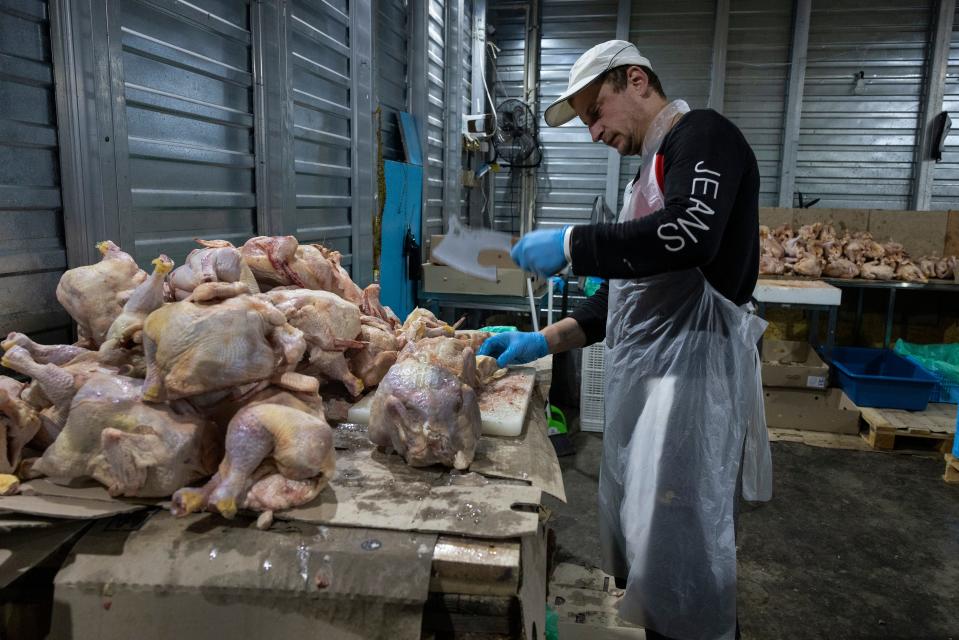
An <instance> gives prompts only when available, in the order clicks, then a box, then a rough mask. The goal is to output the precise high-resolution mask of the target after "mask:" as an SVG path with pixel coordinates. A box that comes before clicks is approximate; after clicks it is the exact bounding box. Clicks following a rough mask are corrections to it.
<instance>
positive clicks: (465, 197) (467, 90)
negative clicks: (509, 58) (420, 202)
mask: <svg viewBox="0 0 959 640" xmlns="http://www.w3.org/2000/svg"><path fill="white" fill-rule="evenodd" d="M461 38H462V40H461V43H460V58H461V59H462V61H463V75H462V78H463V82H462V84H463V91H462V104H463V106H462V108H461V111H460V113H462V114H464V115H465V114H468V113H470V97H471V96H472V95H473V94H472V92H473V2H472V0H465V1H464V2H463V33H462V35H461ZM457 127H459V128H462V125H461V124H459V123H457ZM461 165H462V168H463V169H467V168H469V166H470V163H469V152H468V151H466V150H465V149H464V151H463V154H462V160H461ZM469 198H470V192H469V189H467V188H466V187H461V188H460V208H459V213H460V217H461V218H462V219H463V220H468V219H469V215H468V210H469Z"/></svg>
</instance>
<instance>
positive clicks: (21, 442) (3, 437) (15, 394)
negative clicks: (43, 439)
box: [0, 376, 41, 473]
mask: <svg viewBox="0 0 959 640" xmlns="http://www.w3.org/2000/svg"><path fill="white" fill-rule="evenodd" d="M25 386H26V385H25V384H24V383H22V382H18V381H17V380H14V379H13V378H8V377H7V376H0V473H13V472H14V471H16V469H17V467H18V466H19V465H20V459H21V456H22V454H23V448H24V447H25V446H27V444H29V443H30V441H31V440H33V438H34V436H36V435H37V432H38V431H40V424H41V423H40V415H39V413H38V412H37V409H36V408H35V407H33V406H31V405H30V404H29V403H27V402H25V401H24V400H22V399H21V398H20V392H21V391H23V388H24V387H25Z"/></svg>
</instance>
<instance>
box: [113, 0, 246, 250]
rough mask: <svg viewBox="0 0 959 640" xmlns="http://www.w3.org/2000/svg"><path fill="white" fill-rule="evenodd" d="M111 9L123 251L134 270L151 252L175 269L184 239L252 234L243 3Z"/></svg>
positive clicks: (163, 2)
mask: <svg viewBox="0 0 959 640" xmlns="http://www.w3.org/2000/svg"><path fill="white" fill-rule="evenodd" d="M116 6H119V7H121V14H120V16H119V19H120V21H121V25H122V26H121V31H122V82H123V95H124V97H125V99H126V114H125V115H126V120H125V123H121V124H122V125H125V129H126V134H127V147H128V150H129V186H130V199H131V201H130V206H131V210H132V221H131V222H132V237H133V238H134V246H133V247H132V252H131V253H133V254H134V257H135V258H136V259H137V261H138V262H139V263H140V264H141V265H145V264H148V263H149V261H150V260H151V259H152V258H155V257H156V256H157V255H158V254H159V253H161V252H162V253H167V254H168V255H170V257H172V258H173V259H174V260H176V261H177V262H178V263H179V262H181V261H182V260H183V258H184V257H185V256H186V254H187V253H189V251H191V250H192V249H194V248H196V244H195V243H194V242H193V238H194V237H201V238H222V239H225V240H230V241H233V242H241V243H242V242H243V241H245V240H246V238H248V237H250V236H251V235H255V231H256V226H255V206H256V196H255V193H254V191H255V190H254V154H253V151H254V149H253V69H252V57H251V55H250V47H251V35H250V12H249V7H248V6H247V4H246V3H245V2H233V1H232V0H195V2H194V3H191V4H187V3H184V2H170V1H168V0H157V1H146V0H130V1H126V2H121V3H117V5H116ZM120 131H122V129H120V130H118V133H120ZM118 143H120V144H122V141H121V140H118ZM121 166H122V165H121ZM122 224H123V223H122V220H121V228H122ZM121 235H125V234H122V233H121ZM125 248H126V249H127V250H128V251H130V249H131V248H130V247H125Z"/></svg>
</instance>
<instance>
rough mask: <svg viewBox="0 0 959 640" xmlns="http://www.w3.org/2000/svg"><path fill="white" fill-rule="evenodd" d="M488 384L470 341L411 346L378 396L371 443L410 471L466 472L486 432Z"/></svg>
mask: <svg viewBox="0 0 959 640" xmlns="http://www.w3.org/2000/svg"><path fill="white" fill-rule="evenodd" d="M494 363H495V361H494ZM494 366H495V365H494ZM482 384H483V380H482V376H481V373H480V371H479V369H478V367H477V359H476V356H475V355H474V350H473V347H472V345H471V343H470V340H468V339H466V340H461V339H458V338H455V337H435V338H425V339H422V340H419V341H415V342H409V343H408V344H407V345H406V347H404V348H403V351H401V352H400V354H399V357H398V358H397V362H396V364H395V365H394V366H393V367H392V368H391V369H390V370H389V372H388V373H387V374H386V377H384V378H383V380H382V381H381V382H380V385H379V387H377V389H376V393H375V395H374V396H373V405H372V407H371V408H370V424H369V437H370V440H371V441H372V442H373V444H375V445H377V446H380V447H384V448H389V449H394V450H396V451H397V452H398V453H399V454H400V455H401V456H403V458H404V459H405V460H406V462H407V464H409V465H410V466H414V467H423V466H428V465H431V464H442V465H445V466H447V467H453V468H455V469H466V468H468V467H469V466H470V464H472V462H473V458H474V456H475V454H476V443H477V441H478V440H479V437H480V432H481V430H482V422H481V418H480V411H479V404H478V403H477V393H478V391H479V389H480V388H481V387H482Z"/></svg>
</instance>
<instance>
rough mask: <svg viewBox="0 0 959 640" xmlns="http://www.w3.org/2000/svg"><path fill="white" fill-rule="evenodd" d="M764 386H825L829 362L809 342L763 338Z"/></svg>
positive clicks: (803, 387)
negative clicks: (824, 360)
mask: <svg viewBox="0 0 959 640" xmlns="http://www.w3.org/2000/svg"><path fill="white" fill-rule="evenodd" d="M762 374H763V386H764V387H792V388H800V389H825V388H826V386H827V383H828V381H829V365H827V364H826V363H825V362H823V361H822V358H820V357H819V354H818V353H816V350H815V349H813V348H812V346H811V345H810V344H809V343H808V342H793V341H789V340H772V339H767V340H763V363H762Z"/></svg>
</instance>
